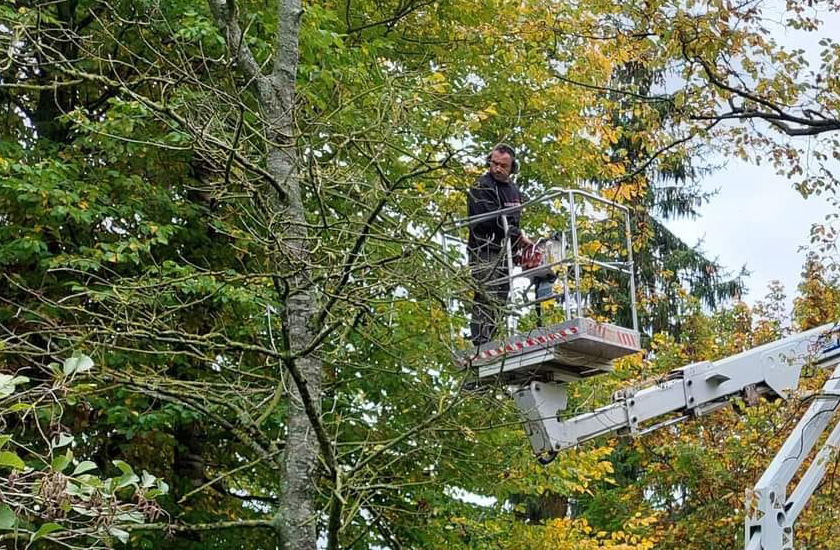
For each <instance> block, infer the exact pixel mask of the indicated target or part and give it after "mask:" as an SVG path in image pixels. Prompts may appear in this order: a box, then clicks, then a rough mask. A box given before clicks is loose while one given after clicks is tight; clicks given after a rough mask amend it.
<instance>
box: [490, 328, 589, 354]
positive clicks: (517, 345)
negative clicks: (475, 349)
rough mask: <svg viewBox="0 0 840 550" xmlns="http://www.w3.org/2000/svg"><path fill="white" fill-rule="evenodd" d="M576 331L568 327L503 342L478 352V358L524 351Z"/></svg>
mask: <svg viewBox="0 0 840 550" xmlns="http://www.w3.org/2000/svg"><path fill="white" fill-rule="evenodd" d="M577 333H578V329H577V327H569V328H567V329H563V330H559V331H557V332H552V333H550V334H545V335H543V336H536V337H534V338H525V339H524V340H519V341H518V342H511V343H510V344H505V345H503V346H499V347H498V348H493V349H486V350H484V351H482V352H481V353H479V354H478V358H479V359H493V358H494V357H499V356H501V355H504V354H505V353H510V352H514V351H524V350H526V349H528V348H533V347H536V346H543V345H545V344H548V343H549V342H556V341H557V340H563V339H565V338H568V337H569V336H574V335H576V334H577Z"/></svg>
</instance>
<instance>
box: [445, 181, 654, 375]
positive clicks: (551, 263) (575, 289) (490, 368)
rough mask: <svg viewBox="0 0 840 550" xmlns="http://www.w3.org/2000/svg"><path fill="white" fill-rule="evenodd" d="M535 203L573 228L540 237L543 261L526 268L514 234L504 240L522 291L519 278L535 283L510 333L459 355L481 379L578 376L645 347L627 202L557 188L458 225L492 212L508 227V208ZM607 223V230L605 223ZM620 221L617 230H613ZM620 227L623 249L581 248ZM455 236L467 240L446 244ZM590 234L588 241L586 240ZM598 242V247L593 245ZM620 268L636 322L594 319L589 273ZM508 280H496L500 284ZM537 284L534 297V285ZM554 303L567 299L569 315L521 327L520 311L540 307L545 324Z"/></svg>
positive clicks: (606, 368) (605, 368)
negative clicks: (519, 262)
mask: <svg viewBox="0 0 840 550" xmlns="http://www.w3.org/2000/svg"><path fill="white" fill-rule="evenodd" d="M534 205H541V206H542V207H546V206H548V207H549V208H552V209H557V210H556V215H557V217H558V219H563V220H566V221H567V223H568V225H567V227H566V229H565V230H563V231H557V228H554V229H553V231H554V233H553V234H552V236H551V237H548V238H542V239H538V240H537V245H536V248H537V249H538V254H539V255H540V258H541V261H540V263H539V265H537V266H535V267H533V266H532V267H530V268H526V269H520V268H517V267H515V265H514V264H515V262H514V256H515V254H514V252H513V250H512V247H511V242H510V239H505V242H504V256H505V258H504V261H505V262H506V263H507V266H508V273H509V274H510V276H509V277H507V279H508V281H509V283H510V284H511V287H512V288H514V295H516V292H515V289H516V281H517V280H518V281H525V280H527V281H528V282H529V283H530V284H529V285H528V287H527V289H525V290H524V291H522V298H520V301H518V302H517V301H516V300H514V303H513V304H512V305H511V306H510V308H509V312H508V313H509V314H508V316H507V323H506V325H507V333H508V334H512V336H510V337H508V338H507V339H504V340H498V341H494V342H489V343H487V344H484V345H482V346H480V347H479V348H477V349H476V348H473V349H471V350H465V351H462V352H460V353H458V354H457V356H456V362H457V363H458V364H459V366H462V367H469V368H471V369H472V370H473V373H474V374H475V381H474V382H475V384H477V385H506V386H523V385H527V384H528V383H529V382H531V381H533V380H540V381H544V382H570V381H573V380H580V379H582V378H587V377H590V376H594V375H597V374H601V373H605V372H612V370H613V366H612V362H613V360H615V359H617V358H619V357H624V356H626V355H631V354H633V353H636V352H638V351H640V349H641V346H640V338H639V332H638V320H637V314H636V296H635V294H636V285H635V276H634V269H633V247H632V240H631V236H630V211H629V209H628V208H627V207H626V206H624V205H622V204H619V203H616V202H614V201H610V200H608V199H605V198H603V197H599V196H597V195H593V194H591V193H588V192H586V191H582V190H579V189H560V188H552V189H549V190H548V191H547V192H546V193H545V194H544V195H542V196H540V197H537V198H535V199H533V200H530V201H528V202H526V203H524V204H522V205H521V206H514V207H510V208H504V209H501V210H497V211H494V212H489V213H487V214H482V215H480V216H473V217H472V218H466V219H463V220H459V221H458V222H456V223H455V224H454V229H458V228H464V227H467V226H470V225H471V224H475V223H479V222H482V221H484V220H485V219H491V218H498V219H500V221H501V225H502V226H503V228H504V230H505V233H507V231H508V224H507V217H506V216H507V215H508V214H511V213H514V212H517V211H520V210H524V209H527V208H528V207H531V206H534ZM603 222H606V225H605V226H604V227H605V228H604V229H603V230H599V229H597V227H598V224H599V223H603ZM579 225H589V226H591V227H590V232H589V233H588V236H589V240H588V241H587V238H586V237H582V234H581V232H580V231H579V227H578V226H579ZM610 228H612V229H610ZM610 230H612V231H615V232H617V235H616V236H617V237H618V240H619V242H621V241H623V243H622V244H621V245H620V248H621V249H623V251H621V252H618V253H615V254H614V255H611V256H610V255H607V254H605V253H604V251H603V244H601V247H600V248H599V250H600V252H599V253H598V254H597V256H594V255H588V256H587V255H586V254H584V253H582V250H581V247H582V246H584V245H587V244H589V245H591V244H592V238H593V237H592V235H595V236H596V237H599V238H600V237H601V236H602V235H604V234H605V233H604V232H608V231H610ZM447 239H450V240H449V241H448V242H453V239H454V241H455V242H459V244H460V245H465V244H466V243H464V241H462V240H459V239H458V238H457V237H453V236H452V235H449V236H448V237H447V235H446V233H444V234H443V245H444V249H446V248H447ZM582 239H583V240H582ZM591 248H592V247H591V246H590V247H589V249H591ZM594 270H603V271H605V272H606V271H612V272H614V273H618V274H619V275H620V276H621V277H625V278H626V281H627V287H626V291H627V304H628V305H629V309H630V320H631V322H632V327H631V328H628V327H622V326H619V325H616V324H611V323H604V322H599V321H595V320H593V319H591V318H589V317H588V316H587V315H589V314H590V313H589V311H590V307H589V305H590V304H589V303H588V298H587V296H586V295H585V287H586V285H585V284H584V283H583V282H582V277H581V274H582V272H585V271H589V272H593V271H594ZM499 281H501V279H500V280H497V281H492V282H490V283H488V284H493V283H498V282H499ZM530 289H533V291H534V295H533V297H531V296H530V295H529V294H528V292H529V290H530ZM546 302H556V303H557V304H559V305H561V306H562V311H563V315H562V317H565V320H564V321H562V322H560V323H555V324H551V325H549V326H538V327H537V328H534V329H531V330H528V331H526V332H518V331H517V329H516V326H515V325H516V322H515V319H516V317H517V314H516V311H517V310H522V309H525V308H529V307H535V310H536V312H537V319H538V325H541V324H542V316H541V307H542V304H544V303H546Z"/></svg>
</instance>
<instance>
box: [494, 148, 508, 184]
mask: <svg viewBox="0 0 840 550" xmlns="http://www.w3.org/2000/svg"><path fill="white" fill-rule="evenodd" d="M511 168H513V157H511V156H510V154H508V153H505V152H503V151H493V152H492V153H490V175H491V176H493V179H495V180H496V181H507V180H508V178H509V177H510V170H511Z"/></svg>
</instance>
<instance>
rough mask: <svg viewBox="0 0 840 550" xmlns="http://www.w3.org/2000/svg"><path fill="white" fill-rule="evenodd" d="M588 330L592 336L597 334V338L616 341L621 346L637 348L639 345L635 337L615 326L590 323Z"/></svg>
mask: <svg viewBox="0 0 840 550" xmlns="http://www.w3.org/2000/svg"><path fill="white" fill-rule="evenodd" d="M589 327H590V330H589V331H588V332H589V333H590V334H592V335H593V336H597V337H598V338H602V339H604V340H607V341H609V342H616V341H617V342H618V343H619V344H621V345H623V346H628V347H633V348H637V347H639V343H638V342H637V341H636V337H635V336H634V335H633V334H632V333H630V332H627V331H623V330H617V329H616V328H615V327H611V326H607V325H603V324H590V325H589Z"/></svg>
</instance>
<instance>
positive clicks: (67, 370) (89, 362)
mask: <svg viewBox="0 0 840 550" xmlns="http://www.w3.org/2000/svg"><path fill="white" fill-rule="evenodd" d="M92 367H93V359H91V358H90V357H88V356H87V355H80V356H78V357H68V358H67V359H65V360H64V375H65V376H70V375H72V374H76V373H82V372H87V371H89V370H90V369H91V368H92Z"/></svg>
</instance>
